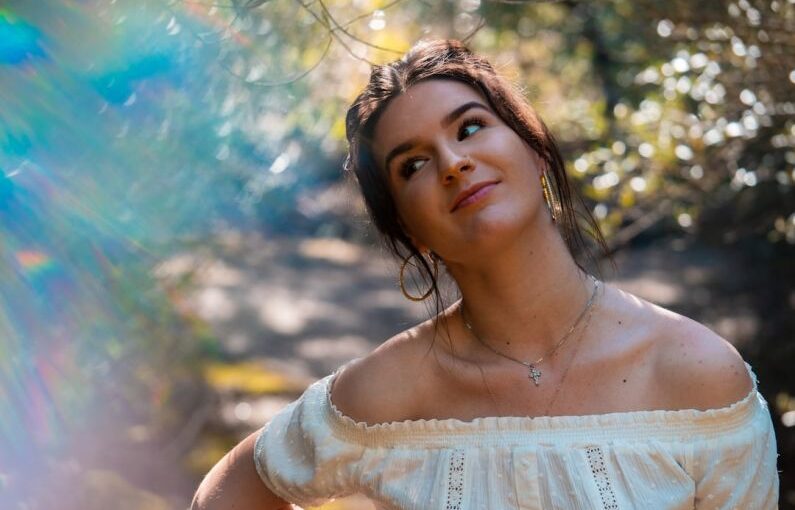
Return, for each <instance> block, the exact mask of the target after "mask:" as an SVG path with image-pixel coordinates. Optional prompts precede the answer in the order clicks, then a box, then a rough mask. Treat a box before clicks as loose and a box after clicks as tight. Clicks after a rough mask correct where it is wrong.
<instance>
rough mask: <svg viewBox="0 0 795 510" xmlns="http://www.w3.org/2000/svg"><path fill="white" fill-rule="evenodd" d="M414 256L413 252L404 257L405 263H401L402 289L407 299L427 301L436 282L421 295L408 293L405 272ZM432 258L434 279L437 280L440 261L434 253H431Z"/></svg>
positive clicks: (400, 279) (400, 280) (399, 279)
mask: <svg viewBox="0 0 795 510" xmlns="http://www.w3.org/2000/svg"><path fill="white" fill-rule="evenodd" d="M412 256H413V254H411V255H409V256H408V257H406V258H404V259H403V264H401V265H400V277H399V278H398V282H399V283H400V291H401V292H402V293H403V295H404V296H406V299H410V300H411V301H425V300H426V299H427V298H428V296H430V295H431V293H432V292H433V289H434V287H435V286H436V284H435V283H431V288H430V289H428V291H427V292H426V293H425V294H423V295H422V296H421V297H416V296H412V295H411V294H409V293H408V291H407V290H406V284H405V279H404V276H403V273H404V271H405V270H406V265H408V263H409V259H411V257H412ZM431 260H432V261H433V279H434V282H435V281H436V279H437V278H438V276H439V261H438V259H437V258H436V257H434V256H433V255H431Z"/></svg>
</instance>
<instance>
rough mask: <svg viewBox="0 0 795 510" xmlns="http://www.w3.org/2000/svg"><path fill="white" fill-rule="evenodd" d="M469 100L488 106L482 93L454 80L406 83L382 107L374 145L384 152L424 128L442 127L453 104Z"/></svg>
mask: <svg viewBox="0 0 795 510" xmlns="http://www.w3.org/2000/svg"><path fill="white" fill-rule="evenodd" d="M470 101H478V102H480V103H483V104H484V105H485V106H488V102H487V101H486V100H485V99H484V97H483V95H482V94H481V93H480V92H478V91H476V90H475V89H474V88H472V87H470V86H469V85H466V84H464V83H461V82H458V81H453V80H441V79H440V80H428V81H423V82H420V83H417V84H415V85H412V86H411V87H409V88H408V89H407V90H406V91H405V92H403V93H402V94H400V95H399V96H397V97H395V98H394V99H392V101H390V102H389V104H388V105H387V106H386V108H385V109H384V112H383V113H382V114H381V117H380V118H379V119H378V122H377V123H376V125H375V130H374V132H373V148H374V149H375V152H376V154H380V155H383V154H384V153H385V152H386V151H388V150H390V148H392V147H394V146H395V145H398V144H400V143H403V142H405V141H406V140H408V139H410V138H414V137H418V136H422V134H423V133H425V132H427V130H429V129H430V130H433V129H441V126H440V125H439V123H440V122H441V120H442V119H443V118H444V117H445V116H446V115H447V114H448V113H450V112H451V111H452V110H454V109H455V108H456V107H458V106H461V105H462V104H464V103H468V102H470Z"/></svg>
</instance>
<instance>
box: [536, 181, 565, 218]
mask: <svg viewBox="0 0 795 510" xmlns="http://www.w3.org/2000/svg"><path fill="white" fill-rule="evenodd" d="M541 190H542V191H543V192H544V202H546V204H547V209H549V214H550V216H552V223H557V222H558V219H559V218H560V214H561V212H562V209H561V206H560V200H558V198H557V196H556V195H555V192H554V191H553V190H552V186H550V184H549V180H548V179H547V172H546V171H545V172H544V173H542V174H541Z"/></svg>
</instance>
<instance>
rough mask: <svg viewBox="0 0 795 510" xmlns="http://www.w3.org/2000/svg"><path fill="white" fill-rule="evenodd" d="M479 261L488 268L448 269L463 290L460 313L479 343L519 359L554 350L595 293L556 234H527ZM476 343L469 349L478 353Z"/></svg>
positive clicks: (461, 266)
mask: <svg viewBox="0 0 795 510" xmlns="http://www.w3.org/2000/svg"><path fill="white" fill-rule="evenodd" d="M549 228H554V227H552V226H551V225H550V226H549ZM478 259H480V260H487V262H484V263H481V264H476V263H471V262H470V263H457V264H453V265H449V264H448V270H449V272H450V274H451V275H452V276H453V277H454V278H455V280H456V282H457V283H458V287H459V289H460V290H461V295H462V299H461V303H460V307H462V308H465V309H466V312H465V313H466V319H467V322H469V324H470V325H471V327H472V330H473V331H474V333H475V334H477V336H478V337H479V338H480V339H481V340H483V341H485V342H488V344H489V345H490V346H492V347H493V348H495V349H499V350H500V351H502V352H505V353H506V354H510V355H512V356H514V357H516V358H519V359H524V360H531V359H537V358H539V357H541V356H543V355H544V354H546V353H547V352H549V351H550V350H551V349H553V348H554V347H555V345H556V344H557V343H558V341H559V340H560V339H561V338H562V337H563V336H564V335H565V334H566V333H567V332H568V331H569V330H570V328H571V327H572V325H573V324H574V323H575V322H576V321H577V318H578V317H579V316H580V314H581V312H582V310H583V309H584V307H585V306H586V304H587V303H588V300H589V299H590V297H591V294H592V292H593V290H594V288H593V284H592V283H591V281H590V279H589V278H588V277H587V275H586V274H584V273H583V272H582V271H581V270H580V269H579V267H577V265H576V264H575V262H574V260H573V259H572V257H571V255H570V254H569V251H568V249H567V247H566V245H565V243H564V242H563V240H562V238H561V237H560V235H559V234H557V232H552V234H551V235H550V232H546V233H543V234H541V233H539V231H538V230H536V231H535V234H533V233H532V232H530V233H527V234H526V235H523V236H520V238H519V239H518V240H516V241H515V242H512V243H511V244H510V246H508V247H502V248H501V249H500V250H494V253H492V254H489V256H488V257H478ZM459 317H460V310H459ZM470 337H471V335H470ZM474 343H477V340H476V339H474V338H470V341H469V346H470V347H472V348H473V349H478V348H479V347H478V346H476V345H474ZM456 347H457V348H458V347H459V346H458V345H457V346H456ZM464 347H465V348H466V347H467V346H466V345H465V346H464ZM481 347H482V346H481Z"/></svg>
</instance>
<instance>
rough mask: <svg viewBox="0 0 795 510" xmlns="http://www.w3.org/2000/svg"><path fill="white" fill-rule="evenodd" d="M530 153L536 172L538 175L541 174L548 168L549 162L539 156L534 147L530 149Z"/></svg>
mask: <svg viewBox="0 0 795 510" xmlns="http://www.w3.org/2000/svg"><path fill="white" fill-rule="evenodd" d="M530 154H531V155H532V158H533V163H534V164H535V167H536V170H537V172H538V177H539V178H541V176H542V175H543V174H544V173H546V172H547V170H549V163H547V161H546V160H545V159H544V158H542V157H541V155H540V154H539V153H537V152H536V151H535V150H534V149H532V148H531V149H530Z"/></svg>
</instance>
